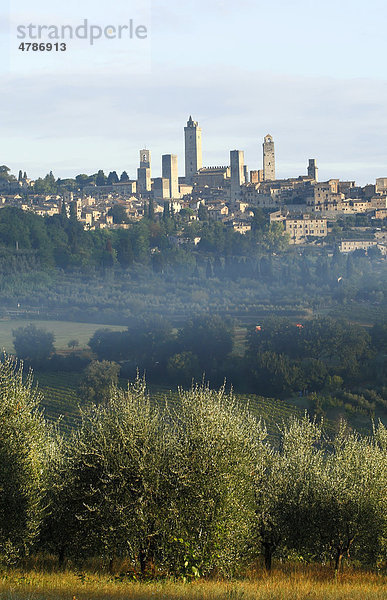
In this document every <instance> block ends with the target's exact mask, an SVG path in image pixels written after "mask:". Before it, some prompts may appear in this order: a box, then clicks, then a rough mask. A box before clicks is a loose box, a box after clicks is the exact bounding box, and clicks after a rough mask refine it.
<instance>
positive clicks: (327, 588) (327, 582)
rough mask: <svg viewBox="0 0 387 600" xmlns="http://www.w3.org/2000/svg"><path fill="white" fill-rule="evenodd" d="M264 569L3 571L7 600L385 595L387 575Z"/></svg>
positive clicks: (347, 599)
mask: <svg viewBox="0 0 387 600" xmlns="http://www.w3.org/2000/svg"><path fill="white" fill-rule="evenodd" d="M287 571H288V572H286V571H285V570H275V571H274V572H273V573H272V574H271V575H270V576H267V575H265V574H264V573H262V572H258V573H257V574H255V575H254V577H250V578H249V579H246V580H244V581H236V582H225V581H198V582H194V583H190V584H184V583H180V582H172V581H165V582H152V583H136V582H130V581H128V580H127V579H120V578H119V577H109V576H107V575H105V576H103V575H95V574H86V573H80V574H76V573H74V572H65V573H40V572H37V571H28V572H22V571H18V570H13V571H9V572H7V573H3V574H2V575H0V599H1V600H27V599H28V600H74V599H75V600H180V599H181V600H206V599H208V600H304V599H305V600H306V599H307V600H385V598H386V597H387V586H386V578H384V577H382V576H377V575H375V574H371V573H363V572H357V573H356V572H348V573H346V574H344V575H341V576H340V579H339V580H338V581H333V580H332V572H331V571H330V570H328V569H327V570H324V569H313V570H310V571H307V570H302V569H287Z"/></svg>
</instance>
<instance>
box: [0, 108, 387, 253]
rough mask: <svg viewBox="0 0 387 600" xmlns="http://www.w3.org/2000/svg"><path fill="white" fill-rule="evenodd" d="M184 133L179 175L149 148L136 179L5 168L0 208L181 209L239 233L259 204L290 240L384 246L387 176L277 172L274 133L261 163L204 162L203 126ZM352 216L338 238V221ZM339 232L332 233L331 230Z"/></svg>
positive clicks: (97, 216) (233, 156)
mask: <svg viewBox="0 0 387 600" xmlns="http://www.w3.org/2000/svg"><path fill="white" fill-rule="evenodd" d="M184 132H185V176H184V177H179V174H178V157H177V156H176V155H173V154H166V155H163V156H162V177H152V163H151V152H150V150H147V149H143V150H140V153H139V158H140V161H139V167H138V169H137V176H136V178H135V179H130V178H129V176H128V175H127V173H126V172H125V171H124V172H123V173H122V174H121V177H119V176H118V175H117V173H116V172H115V171H113V172H111V173H109V175H108V176H106V175H105V174H104V173H103V171H99V172H98V173H97V174H95V175H92V176H87V175H78V176H77V177H76V178H75V179H68V180H55V178H54V176H53V175H52V173H50V174H49V175H47V176H46V178H45V179H38V180H32V179H29V178H28V176H27V174H26V173H24V174H23V173H22V172H21V171H20V172H19V177H18V178H16V177H14V176H13V175H10V174H9V169H8V168H7V167H5V166H3V167H0V207H5V206H13V207H16V208H20V209H22V210H24V211H31V212H34V213H36V214H38V215H40V216H53V215H55V214H59V213H60V212H61V210H63V207H65V209H66V210H67V212H68V213H69V212H70V208H71V210H73V211H74V214H76V218H77V220H78V221H79V222H80V223H82V224H83V226H84V228H85V229H87V230H95V229H106V228H110V229H119V228H124V229H128V228H130V227H131V224H132V223H134V222H137V221H140V220H141V219H143V218H144V216H149V215H150V214H151V215H152V218H153V219H155V220H157V219H159V218H161V217H162V216H163V215H165V214H166V212H167V213H168V215H172V214H175V215H180V216H181V217H182V218H183V220H184V221H185V222H188V223H189V222H195V221H197V220H209V221H216V222H221V223H223V224H224V225H225V226H227V227H230V228H232V229H233V230H234V231H235V232H237V233H240V234H241V235H244V234H246V233H247V232H249V231H250V230H251V228H252V218H253V217H254V214H255V210H256V209H261V210H262V211H263V212H264V214H265V216H266V218H267V219H268V221H269V222H270V223H281V224H282V226H283V231H284V234H288V240H289V243H290V244H297V245H330V244H332V239H333V240H334V245H335V246H336V247H338V248H339V250H340V251H341V252H344V253H348V252H352V251H355V250H363V251H365V252H368V250H369V248H371V247H376V248H378V249H379V251H380V253H381V255H382V256H385V255H386V253H387V240H386V231H385V225H384V224H385V219H386V217H387V177H380V178H377V179H376V181H375V183H374V184H369V185H365V186H363V187H362V186H358V185H357V184H356V182H355V181H341V180H339V179H330V180H329V181H322V182H321V181H319V176H318V166H317V161H316V160H315V159H309V162H308V165H307V169H306V174H303V175H299V176H297V177H292V178H288V179H277V178H276V168H275V167H276V165H275V147H274V140H273V138H272V136H270V135H267V136H265V138H264V141H263V168H262V169H259V170H251V171H249V170H248V168H247V166H246V165H245V164H244V153H243V151H241V150H232V151H231V152H230V165H229V166H214V167H204V166H203V161H202V133H201V128H200V127H199V124H198V123H197V122H196V121H193V120H192V117H190V118H189V120H188V122H187V125H186V127H185V128H184ZM346 217H352V219H349V220H347V224H348V226H347V227H346V232H345V235H343V236H342V239H340V235H337V234H338V233H339V230H340V228H338V227H337V222H338V220H340V219H342V218H346ZM334 232H336V235H335V236H334V238H332V235H330V234H332V233H334ZM199 241H200V238H198V237H196V238H195V237H194V238H193V239H189V238H187V237H186V236H184V235H179V232H177V233H174V235H173V236H171V237H170V242H171V243H172V244H174V245H186V244H192V243H194V244H197V243H198V242H199Z"/></svg>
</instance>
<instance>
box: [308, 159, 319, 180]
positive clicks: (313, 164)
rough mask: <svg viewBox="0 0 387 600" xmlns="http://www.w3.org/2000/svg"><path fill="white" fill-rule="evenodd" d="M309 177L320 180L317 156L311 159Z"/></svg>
mask: <svg viewBox="0 0 387 600" xmlns="http://www.w3.org/2000/svg"><path fill="white" fill-rule="evenodd" d="M308 177H311V179H314V180H315V181H316V183H317V182H318V167H317V161H316V159H315V158H310V159H309V165H308Z"/></svg>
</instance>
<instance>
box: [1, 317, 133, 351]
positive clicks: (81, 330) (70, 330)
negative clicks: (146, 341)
mask: <svg viewBox="0 0 387 600" xmlns="http://www.w3.org/2000/svg"><path fill="white" fill-rule="evenodd" d="M29 323H33V324H34V325H36V327H39V328H43V329H45V330H46V331H52V332H53V333H54V335H55V342H54V345H55V348H56V349H57V350H68V346H67V344H68V343H69V341H70V340H78V342H79V348H86V346H87V342H88V341H89V339H90V338H91V337H92V335H93V334H94V333H95V331H96V330H97V329H103V328H104V327H107V328H109V329H112V330H113V331H124V330H125V329H126V327H119V326H116V325H97V324H95V323H73V322H71V321H67V322H65V321H36V320H35V319H34V320H32V321H27V320H24V319H23V320H19V319H17V320H16V319H15V320H8V321H3V320H0V348H1V349H2V350H3V349H4V350H5V351H6V352H14V348H13V338H12V331H13V330H14V329H17V328H18V327H26V325H29Z"/></svg>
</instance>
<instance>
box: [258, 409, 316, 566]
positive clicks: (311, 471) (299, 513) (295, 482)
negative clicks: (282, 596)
mask: <svg viewBox="0 0 387 600" xmlns="http://www.w3.org/2000/svg"><path fill="white" fill-rule="evenodd" d="M321 436H322V429H321V425H320V424H317V423H316V421H311V420H310V419H309V418H308V417H307V416H305V417H304V418H303V419H301V420H300V419H297V418H295V417H293V418H291V419H290V421H289V422H288V423H287V424H283V425H282V427H281V429H280V439H279V445H278V446H277V447H276V446H273V445H265V448H264V455H263V460H262V459H260V460H259V461H257V463H256V465H255V469H254V471H253V472H252V478H251V484H252V487H253V490H254V513H255V520H254V527H253V530H252V539H253V541H255V543H256V544H258V545H259V546H260V547H261V548H262V551H263V556H264V563H265V568H266V569H267V570H268V571H270V570H271V566H272V559H273V555H274V553H275V552H276V551H279V550H284V549H286V550H297V551H299V552H300V551H305V550H306V549H307V548H309V547H310V546H311V544H312V542H313V540H314V539H315V537H316V533H315V528H316V522H317V521H318V515H317V497H316V493H317V488H316V481H317V480H318V477H319V473H320V472H321V468H322V464H323V454H322V451H321V449H320V448H319V443H320V442H321Z"/></svg>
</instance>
